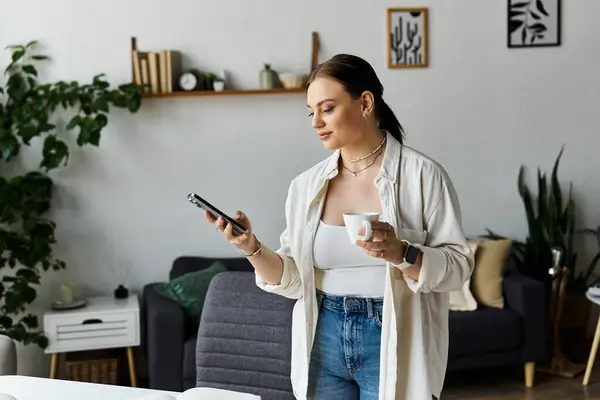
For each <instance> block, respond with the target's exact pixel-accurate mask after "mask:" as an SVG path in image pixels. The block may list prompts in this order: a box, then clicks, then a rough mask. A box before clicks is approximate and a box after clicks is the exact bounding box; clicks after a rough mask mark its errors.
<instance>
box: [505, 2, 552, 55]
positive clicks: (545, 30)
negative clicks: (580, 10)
mask: <svg viewBox="0 0 600 400" xmlns="http://www.w3.org/2000/svg"><path fill="white" fill-rule="evenodd" d="M561 3H562V0H506V4H507V10H506V13H507V16H506V20H507V24H506V28H507V39H506V40H507V46H508V47H509V48H513V49H515V48H516V49H519V48H533V47H556V46H560V45H561V44H562V37H561V36H562V4H561Z"/></svg>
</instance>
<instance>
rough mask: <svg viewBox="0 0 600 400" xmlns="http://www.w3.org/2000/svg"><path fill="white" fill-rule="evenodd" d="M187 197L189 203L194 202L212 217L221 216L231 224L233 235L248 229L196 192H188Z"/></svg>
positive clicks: (245, 231) (246, 231)
mask: <svg viewBox="0 0 600 400" xmlns="http://www.w3.org/2000/svg"><path fill="white" fill-rule="evenodd" d="M187 199H188V200H189V201H190V203H192V204H195V205H196V206H197V207H199V208H202V209H203V210H206V211H208V212H209V213H211V214H212V216H213V217H215V218H219V217H223V219H224V220H225V221H227V222H228V223H230V224H231V227H232V229H233V233H234V234H235V235H242V234H244V233H248V229H246V228H244V227H243V226H242V225H241V224H240V223H239V222H237V221H236V220H235V219H233V218H231V217H230V216H229V215H227V214H225V213H224V212H223V211H221V210H219V209H218V208H217V207H215V206H213V205H212V204H210V203H209V202H208V201H206V200H204V199H203V198H202V197H200V196H198V195H197V194H196V193H194V192H192V193H189V194H188V195H187Z"/></svg>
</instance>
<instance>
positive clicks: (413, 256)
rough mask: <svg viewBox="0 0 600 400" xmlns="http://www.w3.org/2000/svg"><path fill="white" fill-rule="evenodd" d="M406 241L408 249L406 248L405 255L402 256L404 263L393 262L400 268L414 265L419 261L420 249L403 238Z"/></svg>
mask: <svg viewBox="0 0 600 400" xmlns="http://www.w3.org/2000/svg"><path fill="white" fill-rule="evenodd" d="M403 242H404V243H406V249H405V250H404V257H403V258H402V263H400V264H399V265H396V264H392V265H393V266H394V267H396V268H399V269H404V268H408V267H410V266H411V265H414V264H415V263H416V262H417V257H418V256H419V249H418V248H416V247H415V246H413V245H412V244H410V243H409V242H408V241H406V240H403Z"/></svg>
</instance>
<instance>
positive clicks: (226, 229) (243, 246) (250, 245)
mask: <svg viewBox="0 0 600 400" xmlns="http://www.w3.org/2000/svg"><path fill="white" fill-rule="evenodd" d="M204 216H205V217H206V220H207V221H208V222H210V223H211V224H214V225H215V227H216V228H217V230H218V231H221V232H223V235H224V236H225V239H227V240H228V241H229V243H231V244H232V245H234V246H235V247H237V248H238V249H239V250H241V251H242V252H244V253H246V254H252V253H254V252H255V251H256V247H257V243H256V238H255V237H254V234H253V233H252V223H251V222H250V220H249V219H248V217H247V216H246V214H244V213H243V212H242V211H239V210H238V211H237V212H236V213H235V217H234V218H235V220H236V221H237V222H239V224H240V225H242V226H243V227H244V228H246V229H247V230H248V232H247V233H244V234H241V235H235V234H234V233H233V227H232V225H231V224H230V223H228V222H227V221H225V219H223V217H219V218H215V217H214V216H213V215H212V214H211V213H209V212H208V211H204Z"/></svg>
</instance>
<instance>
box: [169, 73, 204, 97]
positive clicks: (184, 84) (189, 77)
mask: <svg viewBox="0 0 600 400" xmlns="http://www.w3.org/2000/svg"><path fill="white" fill-rule="evenodd" d="M179 87H180V88H181V89H182V90H185V91H186V92H191V91H192V90H198V87H199V85H198V77H197V76H196V74H194V73H193V72H192V71H187V72H184V73H183V74H181V76H179ZM167 93H170V92H167Z"/></svg>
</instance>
